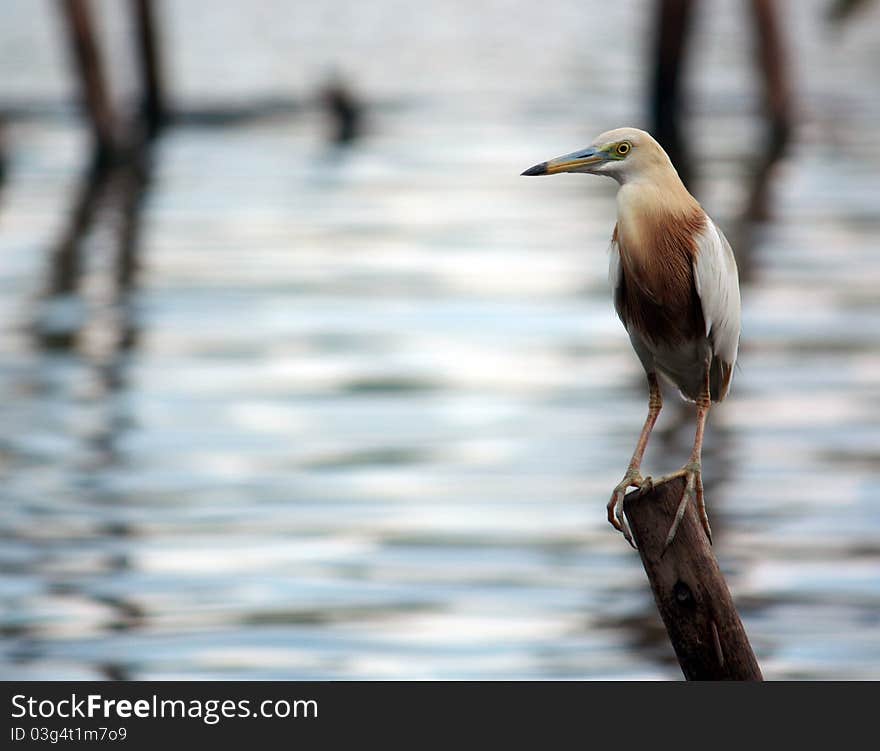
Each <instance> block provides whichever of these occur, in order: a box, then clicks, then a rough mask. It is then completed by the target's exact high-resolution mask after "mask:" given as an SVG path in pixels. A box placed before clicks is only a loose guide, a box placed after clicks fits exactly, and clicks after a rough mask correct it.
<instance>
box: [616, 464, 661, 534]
mask: <svg viewBox="0 0 880 751" xmlns="http://www.w3.org/2000/svg"><path fill="white" fill-rule="evenodd" d="M652 485H653V480H652V479H651V478H650V477H642V473H641V472H639V470H638V468H636V467H630V468H629V469H628V470H627V471H626V474H625V475H624V476H623V479H622V480H621V481H620V482H619V483H617V485H616V486H615V488H614V492H613V493H611V500H610V501H608V521H609V522H610V523H611V526H613V527H614V528H615V529H616V530H617V531H618V532H621V533H622V534H623V536H624V538H625V539H626V541H627V542H628V543H629V544H630V545H632V547H633V548H635V547H636V544H635V542H634V541H633V536H632V530H631V529H630V527H629V522H628V521H627V520H626V516H624V513H623V497H624V495H626V491H627V490H628V489H629V488H639V489H641V488H645V489H650V488H651V487H652Z"/></svg>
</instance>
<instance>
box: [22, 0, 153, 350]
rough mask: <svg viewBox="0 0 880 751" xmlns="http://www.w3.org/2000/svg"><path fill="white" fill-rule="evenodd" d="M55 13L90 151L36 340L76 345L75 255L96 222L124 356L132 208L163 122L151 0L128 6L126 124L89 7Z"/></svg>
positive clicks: (69, 6) (135, 239)
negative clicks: (103, 228)
mask: <svg viewBox="0 0 880 751" xmlns="http://www.w3.org/2000/svg"><path fill="white" fill-rule="evenodd" d="M61 9H62V12H63V14H64V19H65V22H66V23H65V27H66V28H67V30H68V32H69V38H70V42H71V50H72V54H73V61H74V66H73V67H74V70H75V72H76V75H77V77H78V79H79V83H80V87H81V90H82V97H83V101H84V102H85V107H86V112H87V115H88V119H89V123H90V126H91V129H92V135H93V147H92V155H91V159H90V162H89V164H88V165H87V166H86V169H85V172H84V174H83V179H82V182H81V184H80V188H79V190H78V191H77V193H76V196H75V199H74V203H73V207H72V210H71V212H70V219H69V221H68V223H67V225H66V226H65V228H64V229H63V231H62V234H61V236H60V238H59V240H58V242H57V244H56V245H55V247H54V249H53V251H52V253H51V258H50V269H49V279H48V284H47V289H46V299H45V304H44V307H43V310H42V311H40V313H39V314H38V316H37V323H36V326H35V328H36V334H37V337H38V338H39V339H40V341H41V343H42V344H43V345H44V346H45V347H48V348H69V347H73V346H75V345H76V343H77V340H78V338H79V335H80V334H81V332H82V330H83V329H84V327H85V326H86V325H87V318H88V316H87V307H88V306H87V305H86V304H85V302H84V301H82V300H79V299H78V296H77V295H78V289H77V288H78V286H79V283H80V279H81V276H82V267H83V258H82V256H83V251H84V248H88V247H89V246H90V244H91V243H90V239H91V236H92V234H93V229H94V227H95V226H96V225H98V224H99V223H101V222H102V221H103V222H105V223H106V224H107V226H108V227H109V229H110V232H109V236H110V237H111V238H112V241H111V242H112V243H113V248H112V249H111V252H112V254H113V270H112V276H113V279H112V284H111V285H110V288H111V289H112V290H113V292H112V295H113V299H112V300H108V301H105V302H106V303H107V304H108V305H109V306H110V307H112V308H114V309H115V310H117V312H118V314H117V315H115V316H112V317H111V318H112V319H113V320H112V321H111V324H112V325H113V326H114V327H115V331H114V337H113V341H114V342H115V345H114V346H115V347H117V348H118V349H119V350H125V349H128V348H129V347H131V346H132V345H133V343H134V340H135V333H134V327H133V325H132V324H131V320H130V318H131V317H130V315H129V314H128V309H129V307H130V306H129V304H128V293H129V291H130V289H131V287H132V285H133V280H134V274H135V270H136V268H137V255H138V253H137V251H138V245H139V227H140V221H139V217H140V205H141V201H142V198H143V195H144V191H145V190H146V186H147V182H148V177H149V164H150V152H149V145H150V142H151V141H152V139H153V138H155V136H156V135H157V134H158V132H159V129H160V127H161V125H162V124H163V122H164V119H165V109H164V106H163V104H162V94H161V83H160V75H159V62H158V46H157V43H156V39H155V38H156V36H157V34H156V29H155V22H154V18H153V15H152V2H151V0H132V11H133V16H134V19H135V31H136V34H137V39H138V53H139V54H138V61H139V65H140V72H141V76H140V85H141V106H140V108H138V111H137V113H136V115H135V116H134V117H133V118H132V119H130V120H126V121H123V120H122V119H120V118H118V117H117V116H116V113H115V112H114V109H113V105H112V102H111V101H110V97H109V89H108V86H107V81H106V77H105V69H104V67H103V61H102V57H101V53H100V49H99V47H98V44H97V38H96V34H95V27H94V24H93V21H92V16H91V13H90V6H89V3H88V2H87V0H63V2H62V3H61ZM102 237H103V235H102Z"/></svg>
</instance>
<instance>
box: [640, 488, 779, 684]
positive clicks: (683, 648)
mask: <svg viewBox="0 0 880 751" xmlns="http://www.w3.org/2000/svg"><path fill="white" fill-rule="evenodd" d="M684 485H685V480H684V478H683V477H679V478H676V479H674V480H671V481H669V482H666V483H663V484H661V485H657V486H655V487H654V488H652V489H650V490H648V491H647V492H642V491H634V492H631V493H629V494H628V495H627V496H626V498H625V499H624V502H623V509H624V512H625V513H626V517H627V519H628V520H629V523H630V526H631V527H632V531H633V537H634V538H635V541H636V544H637V545H638V547H639V555H640V556H641V557H642V563H643V564H644V566H645V573H646V574H647V575H648V579H649V580H650V582H651V589H652V590H653V592H654V600H655V601H656V603H657V609H658V610H659V611H660V617H661V618H662V619H663V623H664V625H665V626H666V631H667V633H668V634H669V640H670V641H671V642H672V647H673V649H674V650H675V654H676V657H678V662H679V664H680V665H681V670H682V672H683V673H684V676H685V678H687V679H688V680H728V681H760V680H763V679H762V677H761V669H760V668H759V667H758V661H757V659H756V658H755V653H754V652H753V651H752V647H751V645H750V644H749V640H748V637H747V636H746V632H745V629H744V628H743V625H742V621H740V618H739V614H738V613H737V612H736V608H735V607H734V605H733V599H732V598H731V596H730V591H729V590H728V588H727V583H726V582H725V581H724V577H723V576H722V575H721V571H720V569H719V568H718V561H716V560H715V556H714V554H713V553H712V548H711V546H710V544H709V541H708V540H707V539H706V534H705V532H703V528H702V526H701V525H700V522H699V519H698V518H697V511H696V509H695V508H694V505H693V504H691V505H690V506H689V507H688V509H687V512H686V513H685V515H684V518H683V519H682V521H681V526H680V527H679V528H678V533H677V534H676V536H675V539H674V540H673V542H672V544H671V545H670V546H669V548H668V549H667V550H666V552H665V553H663V545H664V542H665V538H666V533H667V532H668V530H669V527H670V525H671V524H672V520H673V519H674V518H675V511H676V509H677V508H678V504H679V501H680V500H681V495H682V492H683V491H684Z"/></svg>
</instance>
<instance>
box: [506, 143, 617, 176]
mask: <svg viewBox="0 0 880 751" xmlns="http://www.w3.org/2000/svg"><path fill="white" fill-rule="evenodd" d="M604 161H605V154H604V152H601V151H599V150H598V149H593V148H590V149H583V150H581V151H573V152H572V153H571V154H566V155H565V156H558V157H556V159H551V160H550V161H549V162H541V163H540V164H536V165H535V166H534V167H529V168H528V169H527V170H526V171H525V172H523V175H528V176H531V175H555V174H557V173H559V172H592V171H593V170H592V168H593V167H594V166H595V165H597V164H602V162H604Z"/></svg>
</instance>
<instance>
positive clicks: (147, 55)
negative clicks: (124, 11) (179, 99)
mask: <svg viewBox="0 0 880 751" xmlns="http://www.w3.org/2000/svg"><path fill="white" fill-rule="evenodd" d="M133 2H134V7H133V9H132V10H133V16H134V20H135V32H136V35H137V46H138V64H139V65H140V74H141V114H142V115H143V118H144V120H145V122H146V126H147V137H148V138H153V137H154V136H155V135H156V134H157V133H158V132H159V129H160V127H161V126H162V124H163V122H164V120H165V103H164V99H163V88H162V75H161V72H162V71H161V65H160V63H159V52H160V49H159V38H158V36H159V35H158V31H157V24H156V19H155V17H154V14H153V3H152V0H133Z"/></svg>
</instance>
